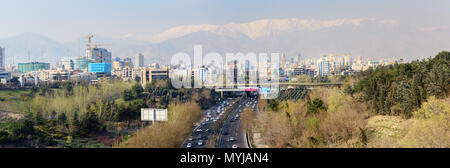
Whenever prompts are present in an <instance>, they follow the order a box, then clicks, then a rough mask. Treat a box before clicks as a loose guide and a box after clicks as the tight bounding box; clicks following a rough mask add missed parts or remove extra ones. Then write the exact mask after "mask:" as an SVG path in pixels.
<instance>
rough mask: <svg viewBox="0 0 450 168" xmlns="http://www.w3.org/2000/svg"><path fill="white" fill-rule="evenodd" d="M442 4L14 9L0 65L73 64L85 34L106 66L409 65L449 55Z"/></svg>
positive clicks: (46, 5) (29, 5)
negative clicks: (208, 56)
mask: <svg viewBox="0 0 450 168" xmlns="http://www.w3.org/2000/svg"><path fill="white" fill-rule="evenodd" d="M406 2H407V3H406ZM86 4H88V5H86ZM446 4H449V2H448V1H440V0H434V1H430V2H426V3H425V2H422V1H395V2H390V1H384V0H383V1H376V2H358V1H345V2H333V1H317V2H307V1H288V0H286V1H282V2H278V1H257V2H256V1H246V2H238V1H227V2H220V1H203V0H199V1H193V2H191V1H190V2H184V1H170V2H147V1H137V0H136V1H131V2H130V1H129V2H123V1H84V2H78V1H77V2H74V1H67V2H64V3H61V2H59V1H52V0H46V1H39V2H35V1H27V0H22V1H14V2H5V3H4V4H2V6H1V7H0V20H2V21H3V23H4V24H5V25H8V26H4V27H1V28H0V46H1V47H3V48H6V60H5V61H6V65H8V64H13V63H14V64H17V63H19V62H24V61H28V60H36V61H38V60H48V62H56V61H59V60H60V59H61V58H64V57H77V56H82V55H83V54H84V51H85V47H86V45H85V44H86V43H87V41H86V39H83V37H84V36H85V35H86V34H87V33H93V34H95V35H96V39H99V40H98V41H99V42H100V44H102V43H111V44H112V45H107V46H101V47H104V48H107V49H108V50H110V51H111V52H112V53H113V57H120V58H124V57H133V56H134V55H135V54H137V53H142V54H143V55H145V58H144V60H145V62H147V63H155V62H158V63H165V62H168V59H170V57H171V56H172V55H173V54H175V53H177V52H190V51H191V48H192V46H193V45H196V44H203V45H205V48H206V49H207V50H208V51H212V52H219V53H225V52H235V51H240V52H243V53H248V52H264V51H270V52H280V53H286V54H287V55H288V57H295V55H296V54H297V53H302V54H303V55H304V57H305V58H319V57H321V56H323V55H326V54H329V53H352V54H353V55H354V56H355V57H356V56H362V57H363V58H370V59H380V58H384V59H391V58H394V59H399V58H404V59H405V60H407V61H411V60H416V59H423V58H427V57H430V56H432V55H434V54H435V53H437V52H439V51H442V50H449V48H448V46H447V45H446V44H448V43H450V40H449V39H448V38H446V37H448V36H449V35H450V24H449V23H447V22H443V21H444V20H448V19H449V18H450V12H448V11H447V10H445V9H444V6H448V5H446ZM98 6H101V8H98ZM381 8H383V10H378V9H381ZM175 11H176V12H175ZM183 13H184V14H183ZM30 27H32V28H33V29H30ZM55 27H58V29H55ZM24 32H25V33H24ZM26 32H29V33H26ZM125 46H127V47H125ZM29 56H30V57H31V58H28V57H29ZM13 58H14V59H13Z"/></svg>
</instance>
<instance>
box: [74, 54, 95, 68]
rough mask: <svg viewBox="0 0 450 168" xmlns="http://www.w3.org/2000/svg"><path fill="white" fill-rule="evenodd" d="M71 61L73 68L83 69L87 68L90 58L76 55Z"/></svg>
mask: <svg viewBox="0 0 450 168" xmlns="http://www.w3.org/2000/svg"><path fill="white" fill-rule="evenodd" d="M72 61H73V69H74V70H85V69H87V66H88V63H90V62H91V60H90V59H87V58H86V57H77V58H75V59H73V60H72Z"/></svg>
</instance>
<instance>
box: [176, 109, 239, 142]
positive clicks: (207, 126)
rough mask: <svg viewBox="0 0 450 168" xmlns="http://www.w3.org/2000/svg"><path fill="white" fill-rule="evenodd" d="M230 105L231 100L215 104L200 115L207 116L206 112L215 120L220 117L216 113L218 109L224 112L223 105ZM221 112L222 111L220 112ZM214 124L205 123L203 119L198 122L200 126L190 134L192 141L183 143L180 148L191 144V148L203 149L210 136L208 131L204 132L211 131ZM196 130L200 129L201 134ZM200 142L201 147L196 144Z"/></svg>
mask: <svg viewBox="0 0 450 168" xmlns="http://www.w3.org/2000/svg"><path fill="white" fill-rule="evenodd" d="M227 103H228V104H232V100H225V101H223V102H221V103H219V104H217V105H215V106H213V107H212V108H210V109H208V110H206V111H204V112H203V113H202V114H203V115H207V114H208V112H209V113H210V115H211V118H217V117H220V113H218V111H219V109H220V108H223V110H225V108H226V107H225V106H226V105H225V104H227ZM221 111H222V110H221ZM213 123H214V122H212V121H208V122H207V121H206V120H205V119H202V120H201V121H200V125H199V126H197V127H196V128H195V129H194V131H193V133H192V134H191V137H192V138H193V140H191V141H189V140H188V141H185V142H184V143H183V144H182V147H186V146H187V144H188V143H191V147H192V148H204V147H205V144H206V143H207V140H208V139H209V136H210V135H211V132H210V131H208V132H204V131H205V130H207V129H209V130H211V129H212V124H213ZM197 129H201V130H202V131H201V132H198V131H197ZM200 140H202V142H203V143H202V145H199V144H198V142H199V141H200Z"/></svg>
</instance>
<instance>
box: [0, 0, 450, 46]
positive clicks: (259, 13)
mask: <svg viewBox="0 0 450 168" xmlns="http://www.w3.org/2000/svg"><path fill="white" fill-rule="evenodd" d="M449 6H450V1H449V0H371V1H369V0H363V1H361V0H309V1H302V0H271V1H269V0H245V1H244V0H221V1H219V0H178V1H177V0H154V1H153V0H0V38H5V37H8V36H13V35H17V34H21V33H24V32H34V33H40V34H43V35H46V36H49V37H51V38H53V39H55V40H58V41H61V42H66V41H71V40H74V39H77V38H80V37H82V36H84V35H85V34H87V32H92V33H94V34H101V35H105V36H113V37H124V36H129V37H133V38H136V39H141V40H146V39H150V38H151V36H152V35H154V34H156V33H160V32H162V31H164V30H166V29H168V28H171V27H174V26H180V25H188V24H218V25H221V24H226V23H230V22H249V21H254V20H258V19H266V18H305V19H339V18H378V19H394V20H396V21H397V22H399V23H401V24H407V25H409V26H413V27H418V28H422V27H427V28H449V27H450V10H448V7H449Z"/></svg>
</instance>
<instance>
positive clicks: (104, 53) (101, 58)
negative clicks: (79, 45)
mask: <svg viewBox="0 0 450 168" xmlns="http://www.w3.org/2000/svg"><path fill="white" fill-rule="evenodd" d="M86 52H87V53H88V54H87V55H88V59H91V60H93V61H94V62H97V63H112V55H111V52H109V51H108V50H107V49H104V48H92V49H91V51H89V50H86ZM89 52H92V53H89Z"/></svg>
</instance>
